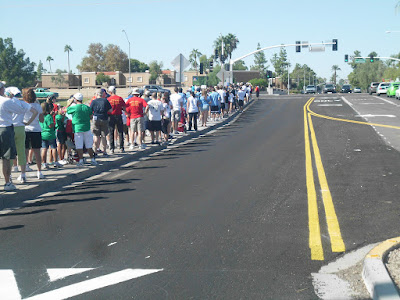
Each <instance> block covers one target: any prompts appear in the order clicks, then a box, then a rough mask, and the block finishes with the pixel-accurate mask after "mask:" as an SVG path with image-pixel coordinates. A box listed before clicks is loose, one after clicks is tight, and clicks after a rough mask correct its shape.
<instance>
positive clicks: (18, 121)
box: [12, 98, 32, 127]
mask: <svg viewBox="0 0 400 300" xmlns="http://www.w3.org/2000/svg"><path fill="white" fill-rule="evenodd" d="M12 101H14V102H15V103H16V104H17V105H19V106H21V108H22V109H23V110H24V113H23V114H21V113H14V114H13V116H12V118H13V125H14V126H15V127H20V126H25V124H24V116H25V114H26V113H28V112H29V111H30V110H31V106H30V105H29V104H28V103H26V102H25V101H23V100H19V99H17V98H12ZM31 116H32V113H31ZM27 121H29V119H28V120H27Z"/></svg>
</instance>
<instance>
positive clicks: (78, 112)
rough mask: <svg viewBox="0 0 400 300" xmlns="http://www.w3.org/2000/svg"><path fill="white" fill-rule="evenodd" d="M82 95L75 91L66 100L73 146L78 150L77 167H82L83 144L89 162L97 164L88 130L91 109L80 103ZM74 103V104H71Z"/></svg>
mask: <svg viewBox="0 0 400 300" xmlns="http://www.w3.org/2000/svg"><path fill="white" fill-rule="evenodd" d="M82 101H83V95H82V94H81V93H76V94H75V95H74V97H73V98H72V99H70V100H68V104H67V113H68V114H71V115H72V125H73V128H74V136H75V148H76V152H78V157H79V162H78V163H77V165H76V166H77V167H83V147H84V146H85V147H86V149H87V151H88V153H89V156H90V158H91V162H90V163H91V164H92V165H93V166H96V165H97V162H96V160H95V158H94V153H93V149H92V147H93V134H92V132H91V131H90V120H91V118H92V116H93V111H92V109H91V108H90V107H89V106H87V105H84V104H82ZM73 103H76V105H72V104H73Z"/></svg>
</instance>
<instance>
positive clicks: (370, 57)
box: [369, 55, 375, 63]
mask: <svg viewBox="0 0 400 300" xmlns="http://www.w3.org/2000/svg"><path fill="white" fill-rule="evenodd" d="M369 61H370V62H372V63H373V62H374V61H375V58H374V56H373V55H370V56H369Z"/></svg>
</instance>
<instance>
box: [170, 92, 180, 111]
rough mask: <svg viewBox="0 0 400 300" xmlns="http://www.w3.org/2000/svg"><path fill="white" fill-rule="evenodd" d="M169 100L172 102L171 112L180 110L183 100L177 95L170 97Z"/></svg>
mask: <svg viewBox="0 0 400 300" xmlns="http://www.w3.org/2000/svg"><path fill="white" fill-rule="evenodd" d="M170 100H171V102H172V110H173V111H180V110H181V105H183V98H182V96H181V95H179V94H173V95H171V97H170Z"/></svg>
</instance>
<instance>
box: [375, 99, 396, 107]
mask: <svg viewBox="0 0 400 300" xmlns="http://www.w3.org/2000/svg"><path fill="white" fill-rule="evenodd" d="M374 97H375V98H377V99H380V100H382V101H385V102H387V103H389V104H392V105H394V106H397V107H400V105H399V104H397V103H394V102H393V101H390V100H387V99H384V98H382V97H378V96H374Z"/></svg>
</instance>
